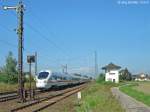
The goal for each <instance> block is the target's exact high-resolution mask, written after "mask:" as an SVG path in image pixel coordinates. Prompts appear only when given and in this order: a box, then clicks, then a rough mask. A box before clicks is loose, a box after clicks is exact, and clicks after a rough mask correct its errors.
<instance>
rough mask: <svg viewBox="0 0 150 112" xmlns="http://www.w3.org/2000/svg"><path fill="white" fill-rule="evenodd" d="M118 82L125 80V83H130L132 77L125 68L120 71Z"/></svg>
mask: <svg viewBox="0 0 150 112" xmlns="http://www.w3.org/2000/svg"><path fill="white" fill-rule="evenodd" d="M120 80H126V81H131V80H132V75H131V73H130V72H129V71H128V69H127V68H125V69H124V70H122V71H120Z"/></svg>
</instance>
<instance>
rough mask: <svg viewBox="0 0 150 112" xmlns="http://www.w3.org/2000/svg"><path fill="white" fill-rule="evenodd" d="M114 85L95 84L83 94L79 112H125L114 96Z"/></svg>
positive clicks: (77, 109) (78, 108)
mask: <svg viewBox="0 0 150 112" xmlns="http://www.w3.org/2000/svg"><path fill="white" fill-rule="evenodd" d="M112 85H113V86H114V84H113V83H93V84H91V85H89V87H88V88H86V89H85V90H84V91H83V93H82V100H81V102H80V103H81V105H80V106H78V107H77V108H76V111H77V112H124V110H123V109H122V107H121V105H120V104H119V102H118V101H117V100H116V99H115V97H114V96H113V95H112V93H111V90H110V88H111V87H112Z"/></svg>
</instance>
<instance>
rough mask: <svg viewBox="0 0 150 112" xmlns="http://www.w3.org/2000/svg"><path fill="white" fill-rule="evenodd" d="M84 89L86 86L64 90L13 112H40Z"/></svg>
mask: <svg viewBox="0 0 150 112" xmlns="http://www.w3.org/2000/svg"><path fill="white" fill-rule="evenodd" d="M83 88H85V85H80V86H77V87H73V88H69V89H66V90H62V91H61V92H58V93H56V94H55V95H48V96H46V97H44V98H42V99H39V100H35V101H33V102H31V103H29V104H26V105H24V106H20V107H16V108H15V109H12V110H11V112H38V111H41V110H43V109H45V108H47V107H49V106H51V105H53V104H55V103H57V102H59V101H61V100H62V99H64V98H66V97H68V96H70V95H72V94H74V93H77V92H78V91H80V90H82V89H83Z"/></svg>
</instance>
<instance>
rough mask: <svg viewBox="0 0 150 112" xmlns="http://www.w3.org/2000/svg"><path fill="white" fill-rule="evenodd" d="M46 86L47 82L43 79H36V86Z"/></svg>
mask: <svg viewBox="0 0 150 112" xmlns="http://www.w3.org/2000/svg"><path fill="white" fill-rule="evenodd" d="M46 86H47V83H46V81H45V80H38V81H37V83H36V87H37V88H45V87H46Z"/></svg>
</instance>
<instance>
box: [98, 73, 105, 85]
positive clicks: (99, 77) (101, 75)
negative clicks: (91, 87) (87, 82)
mask: <svg viewBox="0 0 150 112" xmlns="http://www.w3.org/2000/svg"><path fill="white" fill-rule="evenodd" d="M96 81H97V82H99V83H101V82H104V81H105V74H103V73H101V74H100V75H99V76H98V78H97V80H96Z"/></svg>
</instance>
